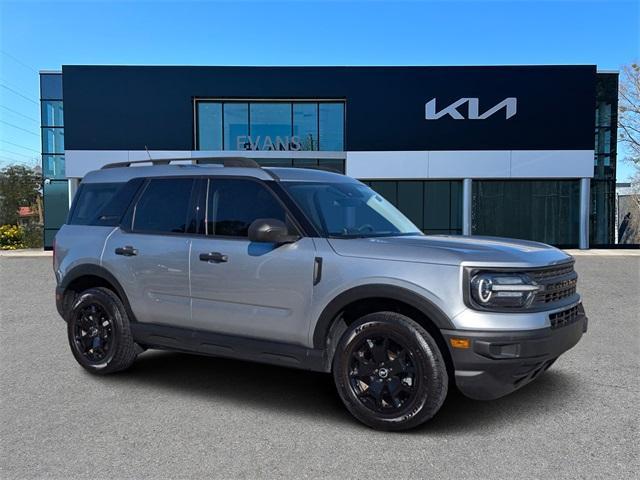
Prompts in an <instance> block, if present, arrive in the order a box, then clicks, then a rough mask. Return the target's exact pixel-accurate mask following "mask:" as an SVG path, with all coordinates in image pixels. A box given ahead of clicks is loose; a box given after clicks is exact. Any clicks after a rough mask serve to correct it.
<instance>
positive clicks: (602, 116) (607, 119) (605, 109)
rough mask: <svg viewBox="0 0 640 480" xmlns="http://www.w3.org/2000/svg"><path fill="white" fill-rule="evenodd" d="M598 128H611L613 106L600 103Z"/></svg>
mask: <svg viewBox="0 0 640 480" xmlns="http://www.w3.org/2000/svg"><path fill="white" fill-rule="evenodd" d="M596 121H597V123H596V125H597V126H600V127H610V126H611V104H610V103H607V102H600V103H598V110H597V120H596Z"/></svg>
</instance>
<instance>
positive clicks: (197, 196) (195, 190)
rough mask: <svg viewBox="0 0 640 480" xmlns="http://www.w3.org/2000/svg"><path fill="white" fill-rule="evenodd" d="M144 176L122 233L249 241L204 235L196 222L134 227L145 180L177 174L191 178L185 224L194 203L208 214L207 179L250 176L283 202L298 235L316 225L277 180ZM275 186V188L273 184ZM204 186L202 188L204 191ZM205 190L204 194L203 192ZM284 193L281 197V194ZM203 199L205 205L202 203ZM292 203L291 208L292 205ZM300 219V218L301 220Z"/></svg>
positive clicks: (122, 224)
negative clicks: (180, 227)
mask: <svg viewBox="0 0 640 480" xmlns="http://www.w3.org/2000/svg"><path fill="white" fill-rule="evenodd" d="M141 178H144V183H143V185H141V186H140V188H139V189H138V192H137V193H136V195H135V196H134V197H133V198H132V200H131V203H130V204H129V207H128V208H127V210H126V212H125V214H124V215H123V216H122V219H121V221H120V224H119V225H118V227H119V228H120V229H121V230H122V231H123V232H125V233H132V234H141V235H156V236H168V237H176V236H177V237H188V238H197V239H211V240H235V241H245V242H249V238H248V237H231V236H225V235H207V234H205V233H201V232H200V225H199V224H198V223H196V229H195V230H196V231H195V232H184V233H178V232H154V231H148V230H146V231H142V230H137V229H135V230H134V229H133V228H132V226H133V219H134V213H135V208H136V207H137V205H138V202H139V201H140V198H142V195H144V192H145V191H146V189H147V186H148V184H149V183H150V182H151V180H154V179H167V178H171V179H180V178H188V179H192V180H193V181H194V183H193V186H192V189H191V196H190V199H189V208H188V213H187V217H186V225H187V226H189V225H190V223H191V221H192V220H194V218H195V212H196V207H200V208H201V209H202V211H204V218H205V219H206V217H207V210H206V208H207V203H208V202H207V200H208V192H209V183H210V180H212V179H223V180H224V179H228V180H231V179H236V180H251V181H253V182H257V183H260V184H262V186H263V187H264V188H266V189H267V191H268V192H269V194H270V195H272V196H273V197H274V198H275V199H276V201H277V202H278V203H279V204H280V205H281V206H282V208H283V209H284V211H285V214H286V215H287V216H288V217H289V218H290V219H291V224H292V226H293V227H294V228H295V229H296V233H297V234H298V235H299V236H300V238H305V237H313V236H314V233H316V235H315V236H316V237H319V235H317V232H315V229H314V228H313V227H312V226H311V225H310V224H309V221H308V220H307V219H306V218H304V217H302V219H301V218H300V215H303V214H302V213H301V212H300V211H299V208H298V206H297V205H296V204H295V202H294V201H293V200H292V199H290V198H289V197H288V196H287V193H286V191H285V190H284V189H283V188H282V187H281V186H279V185H278V182H276V181H266V180H262V179H260V178H255V177H250V176H245V175H215V174H212V175H166V176H164V175H163V176H157V177H141ZM276 187H277V188H276ZM203 189H204V192H203ZM202 193H204V195H203V194H202ZM283 195H284V196H285V197H284V198H283V197H282V196H283ZM203 203H204V205H203ZM292 207H294V208H292ZM301 220H302V221H301Z"/></svg>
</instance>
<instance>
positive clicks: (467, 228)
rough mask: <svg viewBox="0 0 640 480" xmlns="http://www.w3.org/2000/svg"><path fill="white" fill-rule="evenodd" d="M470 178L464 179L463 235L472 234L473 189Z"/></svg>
mask: <svg viewBox="0 0 640 480" xmlns="http://www.w3.org/2000/svg"><path fill="white" fill-rule="evenodd" d="M472 187H473V184H472V180H471V179H470V178H465V179H464V180H462V235H471V190H472Z"/></svg>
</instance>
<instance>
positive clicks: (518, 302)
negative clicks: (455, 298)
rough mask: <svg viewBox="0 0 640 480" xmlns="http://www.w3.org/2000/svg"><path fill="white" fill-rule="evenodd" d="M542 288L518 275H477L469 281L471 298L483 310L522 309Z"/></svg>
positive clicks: (526, 277) (529, 303)
mask: <svg viewBox="0 0 640 480" xmlns="http://www.w3.org/2000/svg"><path fill="white" fill-rule="evenodd" d="M541 289H542V287H541V286H540V285H538V284H536V283H535V282H534V281H533V280H531V279H530V278H529V277H528V276H527V275H524V274H520V273H478V274H476V275H474V276H473V278H472V279H471V297H472V298H473V300H474V302H475V303H476V304H477V305H478V306H480V307H485V308H496V307H497V308H522V307H528V306H529V305H531V302H533V299H534V298H535V296H536V293H537V292H539V291H540V290H541Z"/></svg>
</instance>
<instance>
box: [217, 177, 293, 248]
mask: <svg viewBox="0 0 640 480" xmlns="http://www.w3.org/2000/svg"><path fill="white" fill-rule="evenodd" d="M207 212H208V217H207V232H208V234H209V235H218V236H224V237H246V236H247V233H248V230H249V225H251V223H253V221H254V220H257V219H258V218H275V219H277V220H280V221H282V222H286V214H285V211H284V208H283V207H282V205H281V204H280V203H279V202H278V201H277V200H276V199H275V197H274V196H273V195H272V194H271V192H269V191H268V190H267V189H266V188H265V187H264V186H263V185H261V184H259V183H258V182H255V181H252V180H212V181H211V183H210V190H209V205H208V209H207Z"/></svg>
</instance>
